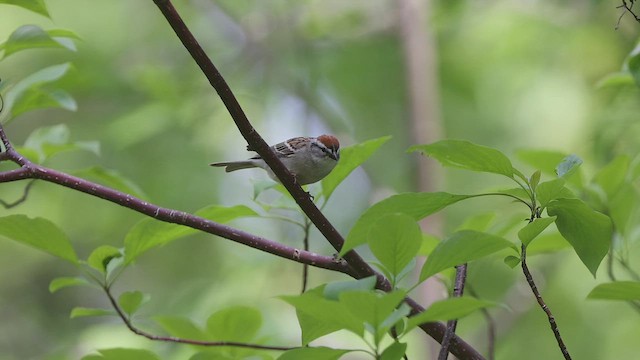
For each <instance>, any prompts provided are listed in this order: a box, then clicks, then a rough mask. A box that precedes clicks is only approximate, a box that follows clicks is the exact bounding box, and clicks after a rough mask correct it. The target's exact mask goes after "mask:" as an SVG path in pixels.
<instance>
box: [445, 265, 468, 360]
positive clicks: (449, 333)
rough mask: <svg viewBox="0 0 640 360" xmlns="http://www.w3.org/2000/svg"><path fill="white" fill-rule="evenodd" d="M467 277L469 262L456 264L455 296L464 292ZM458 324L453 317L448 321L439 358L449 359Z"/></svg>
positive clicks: (459, 295)
mask: <svg viewBox="0 0 640 360" xmlns="http://www.w3.org/2000/svg"><path fill="white" fill-rule="evenodd" d="M466 279H467V264H462V265H458V266H456V280H455V283H454V285H453V297H454V298H456V297H461V296H462V295H463V294H464V284H465V282H466ZM457 326H458V320H457V319H453V320H449V321H448V322H447V330H446V332H445V333H444V338H443V339H442V346H441V347H440V353H439V354H438V360H447V358H448V357H449V346H450V345H451V338H452V337H453V335H454V334H455V333H456V327H457Z"/></svg>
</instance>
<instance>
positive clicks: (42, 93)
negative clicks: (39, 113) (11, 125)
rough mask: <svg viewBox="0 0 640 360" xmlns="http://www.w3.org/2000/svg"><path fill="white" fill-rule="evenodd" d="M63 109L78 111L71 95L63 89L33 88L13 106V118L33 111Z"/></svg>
mask: <svg viewBox="0 0 640 360" xmlns="http://www.w3.org/2000/svg"><path fill="white" fill-rule="evenodd" d="M47 108H61V109H65V110H68V111H76V110H78V105H77V104H76V101H75V100H74V99H73V97H72V96H71V95H69V93H67V92H66V91H64V90H61V89H53V90H51V89H46V88H31V89H27V90H26V91H25V92H24V93H22V96H21V97H20V98H19V99H18V100H16V102H15V103H13V104H12V107H11V116H13V117H17V116H18V115H21V114H22V113H26V112H28V111H31V110H38V109H47Z"/></svg>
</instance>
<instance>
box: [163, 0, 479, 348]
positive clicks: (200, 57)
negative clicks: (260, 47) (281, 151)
mask: <svg viewBox="0 0 640 360" xmlns="http://www.w3.org/2000/svg"><path fill="white" fill-rule="evenodd" d="M154 3H155V4H156V5H157V6H158V9H159V10H160V11H161V12H162V14H163V15H164V17H165V19H166V20H167V22H168V23H169V25H170V26H171V27H172V28H173V30H174V32H175V33H176V35H177V36H178V38H179V39H180V41H181V42H182V44H183V45H184V47H185V48H186V49H187V51H188V52H189V54H191V56H192V57H193V59H194V60H195V62H196V63H197V64H198V66H199V67H200V69H201V70H202V72H203V74H204V75H205V76H206V77H207V79H208V80H209V83H210V84H211V86H213V88H214V89H215V90H216V92H217V93H218V96H220V99H221V100H222V102H223V103H224V104H225V106H226V108H227V110H228V111H229V114H230V115H231V118H232V119H233V121H234V122H235V124H236V127H237V128H238V130H239V131H240V133H241V134H242V136H243V137H244V138H245V140H246V141H247V143H248V144H249V145H250V147H251V148H252V149H254V150H255V151H256V152H257V153H258V154H259V155H260V156H261V157H262V158H263V159H264V161H265V162H266V163H267V165H269V167H270V168H271V169H272V170H273V172H274V173H275V175H276V176H277V177H278V179H280V181H281V182H282V184H283V185H284V187H285V188H286V189H287V191H289V193H290V194H291V196H292V197H293V198H294V200H295V201H296V203H297V204H298V206H300V208H301V209H302V211H303V212H304V213H305V214H306V215H307V217H308V218H309V219H310V220H311V222H313V224H314V225H315V226H316V228H318V230H319V231H320V233H321V234H322V235H323V236H324V237H325V238H326V239H327V241H329V243H331V245H332V246H333V247H334V248H335V249H336V250H337V251H339V250H340V249H341V248H342V245H343V244H344V239H343V238H342V236H341V235H340V233H338V231H337V230H336V229H335V227H334V226H333V225H332V224H331V223H330V222H329V220H327V218H326V217H325V216H324V215H323V214H322V212H320V210H319V209H318V208H317V207H316V206H315V204H314V203H313V201H312V200H311V199H310V197H309V194H308V193H307V192H306V191H304V190H303V189H302V188H301V187H300V185H299V184H297V183H296V181H295V179H294V177H293V176H292V175H291V173H290V172H289V171H288V170H287V168H286V167H285V166H284V165H283V164H282V162H280V160H279V159H278V158H277V157H276V155H275V154H274V152H273V151H272V150H271V149H270V148H269V146H268V145H267V143H266V142H265V141H264V140H263V139H262V137H261V136H260V134H258V132H257V131H256V130H255V129H254V128H253V126H252V125H251V123H250V122H249V119H248V118H247V116H246V115H245V113H244V111H243V110H242V108H241V106H240V104H239V103H238V100H237V99H236V97H235V96H234V94H233V92H232V91H231V88H230V87H229V85H228V84H227V82H226V81H225V80H224V78H223V77H222V75H221V74H220V72H219V71H218V69H217V68H216V67H215V65H214V64H213V63H212V62H211V60H210V59H209V57H208V56H207V54H206V53H205V52H204V50H203V49H202V47H201V46H200V44H199V43H198V41H197V40H196V39H195V37H194V36H193V34H192V33H191V31H190V30H189V28H188V27H187V26H186V24H185V23H184V21H183V20H182V18H181V17H180V15H179V14H178V12H177V11H176V9H175V7H174V6H173V4H171V1H169V0H154ZM344 259H345V260H346V262H347V263H348V264H349V266H350V267H351V268H352V269H353V270H354V272H355V274H356V276H355V277H356V278H364V277H368V276H372V275H375V276H376V278H377V279H378V281H377V288H378V289H380V290H383V291H387V292H388V291H391V290H392V287H391V284H390V283H389V280H388V279H386V278H385V277H384V276H382V275H381V274H379V273H377V272H376V271H374V270H373V269H372V268H371V267H370V266H369V264H367V263H366V262H365V261H364V260H363V259H362V258H361V257H360V255H358V254H357V253H356V252H355V251H349V252H348V253H346V254H345V255H344ZM407 303H408V304H409V305H410V306H411V307H412V313H413V314H416V313H418V312H420V311H423V310H424V308H422V307H421V306H419V305H418V304H417V303H416V302H415V301H413V300H411V299H407ZM420 327H421V328H422V329H423V330H424V331H425V332H427V333H428V334H429V335H430V336H432V337H433V338H434V339H436V340H438V341H442V336H443V333H444V325H443V324H441V323H426V324H423V325H421V326H420ZM457 340H458V341H453V342H452V352H453V353H454V354H455V355H456V356H458V357H459V358H461V359H482V358H483V357H482V355H480V354H479V353H478V352H477V351H476V350H475V349H474V348H473V347H472V346H470V345H468V344H466V343H465V342H464V341H462V340H461V339H459V338H457Z"/></svg>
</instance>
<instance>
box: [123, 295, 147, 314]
mask: <svg viewBox="0 0 640 360" xmlns="http://www.w3.org/2000/svg"><path fill="white" fill-rule="evenodd" d="M148 300H149V296H145V295H144V294H143V293H142V292H140V291H137V290H136V291H126V292H123V293H122V294H121V295H120V297H119V298H118V304H120V307H121V308H122V310H123V311H124V312H125V313H127V314H128V315H129V316H131V315H133V314H134V313H135V312H136V311H138V309H139V308H140V306H141V305H142V304H144V303H145V302H147V301H148Z"/></svg>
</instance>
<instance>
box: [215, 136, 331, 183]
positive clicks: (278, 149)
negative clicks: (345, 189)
mask: <svg viewBox="0 0 640 360" xmlns="http://www.w3.org/2000/svg"><path fill="white" fill-rule="evenodd" d="M271 149H272V150H273V151H274V152H275V153H276V155H277V156H278V158H279V159H280V161H282V163H283V164H284V166H286V167H287V169H289V171H290V172H291V173H292V174H293V175H294V176H295V177H296V181H298V183H299V184H300V185H307V184H312V183H314V182H316V181H320V180H322V179H323V178H324V177H325V176H327V175H328V174H329V173H330V172H331V170H333V168H334V167H335V166H336V164H337V163H338V159H340V143H339V142H338V139H336V138H335V136H332V135H320V136H318V137H317V138H314V137H295V138H292V139H289V140H287V141H283V142H281V143H279V144H276V145H273V146H272V147H271ZM247 150H249V151H254V150H253V149H251V148H250V147H249V146H247ZM210 165H211V166H224V167H226V169H225V170H226V172H231V171H236V170H240V169H249V168H255V167H259V168H262V169H264V170H266V171H267V173H268V174H269V177H271V178H272V179H274V180H276V181H278V178H277V177H276V176H275V174H274V173H273V171H271V169H270V168H269V166H268V165H267V163H265V162H264V160H262V158H261V157H260V155H256V156H254V157H252V158H250V159H249V160H244V161H230V162H220V163H213V164H210Z"/></svg>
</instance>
